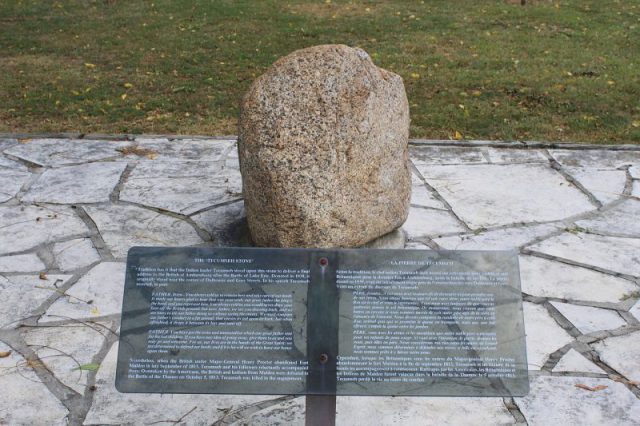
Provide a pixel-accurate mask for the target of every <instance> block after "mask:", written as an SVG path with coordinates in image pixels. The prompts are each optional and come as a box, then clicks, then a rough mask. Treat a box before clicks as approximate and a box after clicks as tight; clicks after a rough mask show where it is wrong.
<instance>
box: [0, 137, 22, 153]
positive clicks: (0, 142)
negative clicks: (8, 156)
mask: <svg viewBox="0 0 640 426" xmlns="http://www.w3.org/2000/svg"><path fill="white" fill-rule="evenodd" d="M18 143H19V142H18V140H17V139H13V138H1V139H0V152H2V151H4V150H6V149H9V148H11V147H12V146H15V145H18Z"/></svg>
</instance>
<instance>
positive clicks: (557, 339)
mask: <svg viewBox="0 0 640 426" xmlns="http://www.w3.org/2000/svg"><path fill="white" fill-rule="evenodd" d="M522 306H523V309H524V324H525V332H526V341H527V362H528V363H529V370H539V369H540V368H542V366H543V365H544V363H545V362H546V361H547V359H548V358H549V355H550V354H551V353H553V352H555V351H557V350H558V349H560V348H561V347H563V346H564V345H566V344H567V343H570V342H572V341H573V337H571V336H570V335H569V333H567V332H566V331H565V330H564V329H562V328H561V327H560V326H559V325H558V323H556V322H555V320H554V319H553V318H551V316H550V315H549V313H548V312H547V310H546V309H545V308H544V307H543V306H540V305H534V304H533V303H529V302H524V303H523V304H522Z"/></svg>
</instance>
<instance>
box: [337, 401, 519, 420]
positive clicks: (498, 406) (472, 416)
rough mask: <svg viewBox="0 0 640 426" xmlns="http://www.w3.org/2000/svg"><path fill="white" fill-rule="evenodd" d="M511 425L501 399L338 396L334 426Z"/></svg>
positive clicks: (509, 415) (508, 414)
mask: <svg viewBox="0 0 640 426" xmlns="http://www.w3.org/2000/svg"><path fill="white" fill-rule="evenodd" d="M416 424H429V425H450V426H458V425H469V426H471V425H478V426H486V425H512V424H513V417H512V416H511V414H510V413H509V411H508V410H507V409H506V408H505V406H504V403H503V401H502V398H410V397H396V398H384V397H370V396H368V397H354V396H349V397H339V398H338V399H337V407H336V425H345V426H346V425H348V426H359V425H362V426H369V425H407V426H413V425H416Z"/></svg>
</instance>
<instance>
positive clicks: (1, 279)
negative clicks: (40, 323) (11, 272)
mask: <svg viewBox="0 0 640 426" xmlns="http://www.w3.org/2000/svg"><path fill="white" fill-rule="evenodd" d="M69 278H71V276H70V275H48V276H47V279H46V280H42V279H40V278H39V276H38V275H16V276H11V277H5V276H2V275H0V294H2V297H1V298H0V327H1V328H15V327H16V326H17V325H18V322H19V321H20V320H21V319H24V318H27V317H29V316H30V315H31V314H32V312H33V311H34V310H35V309H37V308H38V307H39V306H40V305H42V303H44V301H45V300H47V299H48V298H49V297H51V296H52V295H54V294H55V293H56V292H57V291H58V289H57V287H61V286H63V285H64V284H65V283H66V282H67V280H68V279H69Z"/></svg>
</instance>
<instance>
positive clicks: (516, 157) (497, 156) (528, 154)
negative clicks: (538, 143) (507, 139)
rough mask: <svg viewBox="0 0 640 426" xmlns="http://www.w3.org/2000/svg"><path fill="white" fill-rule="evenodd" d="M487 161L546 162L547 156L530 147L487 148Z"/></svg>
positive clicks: (501, 162) (497, 162)
mask: <svg viewBox="0 0 640 426" xmlns="http://www.w3.org/2000/svg"><path fill="white" fill-rule="evenodd" d="M487 155H488V156H489V161H490V162H492V163H496V164H504V163H546V162H547V161H549V160H547V157H545V156H544V154H543V153H542V152H540V151H537V150H531V149H499V148H487Z"/></svg>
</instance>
